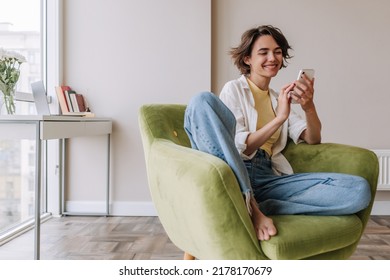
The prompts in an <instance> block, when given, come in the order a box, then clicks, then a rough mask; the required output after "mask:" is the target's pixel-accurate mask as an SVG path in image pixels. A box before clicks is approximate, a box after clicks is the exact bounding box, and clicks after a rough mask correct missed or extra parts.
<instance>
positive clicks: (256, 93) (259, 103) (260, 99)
mask: <svg viewBox="0 0 390 280" xmlns="http://www.w3.org/2000/svg"><path fill="white" fill-rule="evenodd" d="M247 80H248V84H249V88H250V89H251V92H252V94H253V98H254V100H255V109H256V111H257V126H256V130H259V129H260V128H262V127H264V126H265V125H266V124H267V123H269V122H270V121H272V120H273V119H274V118H275V117H276V116H275V112H274V109H273V108H272V103H271V97H270V95H269V91H268V90H267V91H264V90H262V89H260V88H259V87H258V86H256V85H255V84H254V83H253V82H252V81H251V80H249V79H247ZM280 132H281V127H279V128H278V130H277V131H276V132H275V133H274V134H273V135H272V136H271V137H270V138H269V139H268V140H267V142H265V143H264V144H263V146H261V147H260V148H261V149H262V150H264V151H266V152H267V153H268V155H270V156H271V155H272V146H273V145H274V143H275V142H276V141H277V140H278V138H279V136H280Z"/></svg>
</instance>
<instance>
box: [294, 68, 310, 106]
mask: <svg viewBox="0 0 390 280" xmlns="http://www.w3.org/2000/svg"><path fill="white" fill-rule="evenodd" d="M302 79H303V80H297V81H295V87H294V91H295V92H296V93H297V94H298V95H299V96H300V97H297V96H295V95H291V97H292V98H293V99H294V100H295V101H296V102H297V103H299V104H300V105H301V106H302V109H303V110H304V111H307V110H311V109H313V108H314V101H313V96H314V78H313V79H312V80H310V79H309V78H308V77H307V76H306V75H305V74H303V75H302Z"/></svg>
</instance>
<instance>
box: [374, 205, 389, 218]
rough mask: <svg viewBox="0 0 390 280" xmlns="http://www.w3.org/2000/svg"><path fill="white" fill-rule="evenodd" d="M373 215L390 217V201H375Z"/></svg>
mask: <svg viewBox="0 0 390 280" xmlns="http://www.w3.org/2000/svg"><path fill="white" fill-rule="evenodd" d="M371 215H379V216H381V215H390V201H375V202H374V206H373V207H372V211H371Z"/></svg>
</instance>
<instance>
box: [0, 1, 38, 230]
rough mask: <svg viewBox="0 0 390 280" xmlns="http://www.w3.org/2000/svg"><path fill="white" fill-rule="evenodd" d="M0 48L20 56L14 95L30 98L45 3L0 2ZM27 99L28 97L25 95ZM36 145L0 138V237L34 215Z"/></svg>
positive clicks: (20, 106) (26, 108)
mask: <svg viewBox="0 0 390 280" xmlns="http://www.w3.org/2000/svg"><path fill="white" fill-rule="evenodd" d="M0 7H1V9H0V47H1V48H4V49H6V50H11V51H16V52H18V53H20V54H22V55H23V56H24V57H25V58H26V60H27V62H26V63H23V64H22V66H21V73H20V78H19V81H18V83H17V88H16V90H17V92H19V93H20V92H22V93H30V94H31V86H30V84H31V82H34V81H37V80H41V79H43V75H42V73H43V70H42V69H43V68H44V67H43V66H44V63H43V62H42V61H43V58H44V57H45V55H44V50H43V48H42V45H43V44H42V41H43V40H42V38H43V36H42V32H41V30H43V28H42V27H41V23H43V22H44V21H42V20H41V19H43V18H44V17H43V13H42V11H43V7H44V1H41V0H0ZM27 96H28V95H27ZM32 112H34V113H35V106H34V104H33V103H31V102H21V101H17V103H16V114H22V115H28V114H31V113H32ZM34 147H35V141H33V140H15V139H6V136H4V135H2V136H1V138H0V235H1V234H2V233H4V232H6V231H7V230H9V229H10V228H13V227H15V226H17V225H20V224H22V223H25V222H26V221H28V220H31V219H32V218H33V215H34V207H33V205H34V199H35V198H34V187H31V182H34V180H35V179H34V178H35V177H34V176H35V174H34V172H31V170H34V168H35V167H34V165H35V157H36V155H35V152H34V150H35V148H34Z"/></svg>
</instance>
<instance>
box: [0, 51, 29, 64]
mask: <svg viewBox="0 0 390 280" xmlns="http://www.w3.org/2000/svg"><path fill="white" fill-rule="evenodd" d="M6 58H9V59H15V60H16V61H17V62H19V63H23V62H26V61H27V60H26V58H25V57H24V56H23V55H21V54H20V53H17V52H14V51H7V50H4V49H3V48H1V49H0V60H4V59H6Z"/></svg>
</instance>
